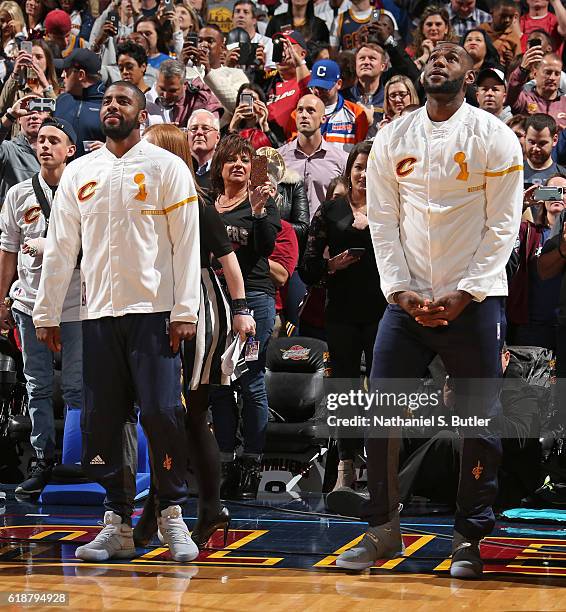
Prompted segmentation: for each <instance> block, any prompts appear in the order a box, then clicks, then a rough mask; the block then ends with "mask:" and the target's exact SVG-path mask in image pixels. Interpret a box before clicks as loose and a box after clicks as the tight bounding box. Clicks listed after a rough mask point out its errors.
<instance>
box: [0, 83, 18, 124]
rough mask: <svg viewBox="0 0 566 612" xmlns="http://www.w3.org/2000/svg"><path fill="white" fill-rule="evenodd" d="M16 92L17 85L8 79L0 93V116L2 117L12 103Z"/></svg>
mask: <svg viewBox="0 0 566 612" xmlns="http://www.w3.org/2000/svg"><path fill="white" fill-rule="evenodd" d="M17 92H18V83H17V80H16V79H13V78H11V77H10V78H9V79H7V80H6V82H5V83H4V87H2V91H1V92H0V115H4V114H5V113H6V111H7V110H8V108H10V106H11V105H12V104H13V103H14V100H15V99H16V93H17Z"/></svg>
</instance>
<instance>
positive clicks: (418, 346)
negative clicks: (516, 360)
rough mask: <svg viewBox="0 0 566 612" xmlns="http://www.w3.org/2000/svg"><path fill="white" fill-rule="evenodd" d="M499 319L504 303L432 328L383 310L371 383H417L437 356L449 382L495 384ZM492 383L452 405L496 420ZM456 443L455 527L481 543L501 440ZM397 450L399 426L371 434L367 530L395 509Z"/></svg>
mask: <svg viewBox="0 0 566 612" xmlns="http://www.w3.org/2000/svg"><path fill="white" fill-rule="evenodd" d="M503 317H504V314H503V298H499V297H488V298H486V299H485V300H484V301H483V302H471V303H470V304H468V306H467V307H466V308H465V309H464V311H463V312H462V313H461V314H460V316H459V317H458V318H457V319H456V320H455V321H452V322H451V323H449V324H448V326H446V327H439V328H428V327H423V326H422V325H419V324H418V323H417V322H416V321H415V320H414V319H413V318H412V317H411V316H410V315H408V314H407V313H406V312H405V311H404V310H403V309H402V308H400V307H399V306H396V305H389V306H388V307H387V310H386V311H385V314H384V316H383V318H382V319H381V321H380V324H379V329H378V332H377V337H376V340H375V347H374V356H373V366H372V372H371V379H372V380H374V379H381V380H385V379H398V378H407V379H408V378H413V379H418V378H422V377H424V376H425V375H426V370H427V367H428V365H429V364H430V362H431V361H432V359H433V358H434V357H435V355H437V354H438V355H440V357H441V358H442V360H443V362H444V365H445V367H446V370H447V372H448V374H449V375H450V376H451V377H452V378H454V379H459V380H464V381H465V380H466V379H480V378H483V379H489V380H492V381H493V380H494V379H498V378H500V377H501V374H502V372H501V357H500V352H501V346H502V338H504V333H505V329H504V328H505V321H504V318H503ZM464 384H465V383H464ZM496 386H497V381H496V380H495V385H493V384H491V385H490V384H486V385H485V387H484V386H483V385H476V386H475V387H473V389H471V390H472V393H477V394H478V395H477V396H476V397H475V398H470V397H468V396H467V395H466V397H465V398H464V397H462V396H461V395H459V394H458V389H456V406H458V403H459V402H463V403H466V402H468V404H469V405H468V406H467V407H468V408H469V409H470V411H469V412H470V413H471V414H474V413H475V414H476V415H477V416H479V417H497V416H498V415H500V413H501V406H500V404H499V398H498V395H497V392H493V390H494V388H496ZM470 387H472V385H470ZM467 391H470V389H468V390H467ZM482 393H483V396H482ZM461 442H462V450H461V454H460V456H461V464H460V480H459V486H458V497H457V511H456V517H455V524H454V527H455V529H456V531H458V532H459V533H461V534H462V535H463V536H465V537H468V538H472V539H480V538H482V537H484V536H486V535H487V534H489V533H490V532H491V530H492V529H493V527H494V525H495V517H494V514H493V510H492V504H493V502H494V500H495V496H496V494H497V469H498V466H499V463H500V461H501V440H500V439H499V438H498V437H497V436H496V435H493V434H492V433H491V432H489V431H487V432H480V433H479V434H476V435H475V436H474V437H466V436H463V437H462V441H461ZM399 445H400V430H399V429H390V430H389V437H381V438H379V437H371V436H370V437H368V439H367V441H366V451H367V458H368V489H369V493H370V500H369V502H367V504H366V506H365V508H364V518H366V520H367V521H368V522H369V524H370V526H377V525H382V524H384V523H386V522H388V521H389V520H390V519H391V517H392V516H393V514H394V513H395V512H396V511H397V507H398V502H399V492H398V462H399ZM478 466H480V468H481V469H477V468H478Z"/></svg>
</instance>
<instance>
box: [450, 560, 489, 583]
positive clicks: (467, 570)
mask: <svg viewBox="0 0 566 612" xmlns="http://www.w3.org/2000/svg"><path fill="white" fill-rule="evenodd" d="M450 576H452V578H463V579H465V580H477V579H478V578H481V577H482V576H483V569H479V570H478V568H475V567H473V566H472V565H471V564H469V563H465V562H457V563H455V564H454V563H453V564H452V565H451V566H450Z"/></svg>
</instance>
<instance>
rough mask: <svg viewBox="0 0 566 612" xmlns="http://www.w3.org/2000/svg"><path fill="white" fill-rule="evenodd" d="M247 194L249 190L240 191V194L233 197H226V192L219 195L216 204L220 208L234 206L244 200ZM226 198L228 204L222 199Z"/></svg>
mask: <svg viewBox="0 0 566 612" xmlns="http://www.w3.org/2000/svg"><path fill="white" fill-rule="evenodd" d="M246 196H247V192H246V193H244V192H240V193H239V194H237V195H235V196H233V197H232V198H228V197H226V195H225V194H222V195H219V196H218V197H217V198H216V204H217V206H218V207H219V208H232V207H233V206H234V205H235V204H239V203H240V202H243V201H244V200H245V198H246ZM223 197H224V198H226V204H222V202H221V201H220V199H221V198H223Z"/></svg>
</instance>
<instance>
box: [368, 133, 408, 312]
mask: <svg viewBox="0 0 566 612" xmlns="http://www.w3.org/2000/svg"><path fill="white" fill-rule="evenodd" d="M388 128H389V126H386V127H385V128H384V129H383V130H380V131H379V132H378V133H377V136H376V137H375V140H374V144H373V147H372V150H371V152H370V155H369V159H368V165H367V173H366V174H367V180H366V184H367V203H368V204H367V207H368V222H369V228H370V232H371V240H372V243H373V250H374V252H375V260H376V262H377V268H378V270H379V276H380V278H381V290H382V291H383V295H384V296H385V297H386V299H387V301H388V302H390V303H392V302H393V299H392V296H393V294H394V293H397V292H398V291H408V290H409V289H410V287H411V273H410V271H409V266H408V265H407V260H406V259H405V253H404V252H403V247H402V245H401V238H400V233H399V222H400V218H401V211H400V199H399V184H398V182H397V179H396V178H395V174H394V172H393V168H392V165H391V162H390V158H389V151H388V138H389V132H390V129H388Z"/></svg>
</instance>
